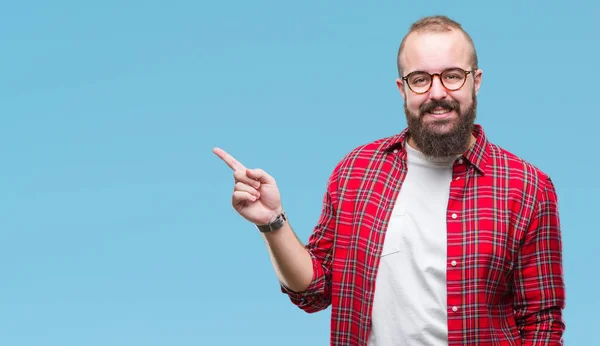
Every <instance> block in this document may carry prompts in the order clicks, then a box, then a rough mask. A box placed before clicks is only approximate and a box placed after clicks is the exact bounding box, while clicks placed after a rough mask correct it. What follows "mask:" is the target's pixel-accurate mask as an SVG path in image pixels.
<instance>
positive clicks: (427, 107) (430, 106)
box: [419, 100, 460, 116]
mask: <svg viewBox="0 0 600 346" xmlns="http://www.w3.org/2000/svg"><path fill="white" fill-rule="evenodd" d="M438 107H441V108H446V109H448V110H451V111H452V110H456V111H457V112H458V113H460V104H459V103H458V101H456V100H433V101H431V102H427V103H424V104H422V105H421V107H419V113H420V115H421V116H422V115H424V114H425V113H431V112H433V110H434V109H436V108H438Z"/></svg>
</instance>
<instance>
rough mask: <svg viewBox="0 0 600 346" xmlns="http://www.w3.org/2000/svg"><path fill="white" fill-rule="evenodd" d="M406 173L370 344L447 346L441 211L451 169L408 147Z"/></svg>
mask: <svg viewBox="0 0 600 346" xmlns="http://www.w3.org/2000/svg"><path fill="white" fill-rule="evenodd" d="M406 151H407V159H406V160H407V175H406V177H405V180H404V182H403V184H402V188H401V190H400V193H399V196H398V199H397V201H396V204H395V206H394V209H393V212H392V216H391V219H390V222H389V225H388V229H387V231H386V235H385V240H384V244H383V252H382V254H381V261H380V264H379V269H378V274H377V281H376V288H375V296H374V301H373V315H372V325H371V331H370V335H369V346H388V345H389V346H398V345H410V346H413V345H415V346H421V345H422V346H425V345H427V346H429V345H431V346H434V345H435V346H438V345H448V323H447V310H446V305H447V304H446V294H447V293H446V292H447V291H446V258H447V256H446V255H447V247H446V243H447V238H446V210H447V207H448V197H449V193H450V181H451V180H452V165H453V164H454V161H455V160H456V158H457V157H458V156H459V155H457V156H452V157H447V158H441V159H435V160H434V159H432V158H428V157H426V156H425V155H423V154H422V153H421V152H419V151H417V150H415V149H413V148H412V147H410V146H409V145H408V144H407V145H406Z"/></svg>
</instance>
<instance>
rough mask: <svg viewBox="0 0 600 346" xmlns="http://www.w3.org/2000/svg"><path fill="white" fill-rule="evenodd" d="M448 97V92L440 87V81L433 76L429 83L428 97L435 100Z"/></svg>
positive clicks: (438, 77) (437, 77)
mask: <svg viewBox="0 0 600 346" xmlns="http://www.w3.org/2000/svg"><path fill="white" fill-rule="evenodd" d="M447 95H448V91H447V90H446V88H444V86H443V85H442V81H441V80H440V76H433V81H432V82H431V89H430V90H429V96H430V97H431V98H432V99H435V100H441V99H443V98H445V97H446V96H447Z"/></svg>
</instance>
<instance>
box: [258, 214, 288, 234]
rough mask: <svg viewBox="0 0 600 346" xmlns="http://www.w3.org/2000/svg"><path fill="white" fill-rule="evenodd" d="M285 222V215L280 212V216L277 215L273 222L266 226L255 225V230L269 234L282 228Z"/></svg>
mask: <svg viewBox="0 0 600 346" xmlns="http://www.w3.org/2000/svg"><path fill="white" fill-rule="evenodd" d="M286 221H287V216H286V215H285V212H281V214H279V215H277V217H276V218H275V220H273V221H271V222H269V223H268V224H266V225H256V228H258V230H259V231H261V232H262V233H269V232H273V231H276V230H278V229H280V228H281V227H283V225H285V222H286Z"/></svg>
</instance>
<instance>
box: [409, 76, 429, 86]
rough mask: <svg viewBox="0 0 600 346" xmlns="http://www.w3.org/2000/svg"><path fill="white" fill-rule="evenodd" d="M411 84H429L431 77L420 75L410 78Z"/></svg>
mask: <svg viewBox="0 0 600 346" xmlns="http://www.w3.org/2000/svg"><path fill="white" fill-rule="evenodd" d="M410 83H411V84H413V85H425V84H427V83H429V76H427V75H424V74H418V75H416V76H413V77H411V78H410Z"/></svg>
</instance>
